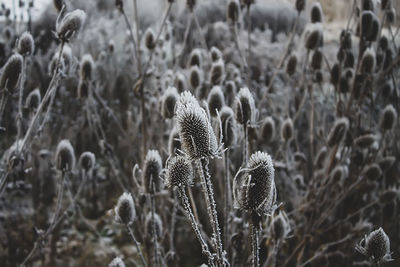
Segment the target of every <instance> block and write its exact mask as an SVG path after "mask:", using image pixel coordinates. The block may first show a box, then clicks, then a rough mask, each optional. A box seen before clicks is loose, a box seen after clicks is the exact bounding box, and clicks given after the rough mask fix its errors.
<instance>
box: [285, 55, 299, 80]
mask: <svg viewBox="0 0 400 267" xmlns="http://www.w3.org/2000/svg"><path fill="white" fill-rule="evenodd" d="M296 67H297V57H296V55H291V56H290V57H289V60H288V62H287V64H286V73H287V74H288V75H289V76H292V75H293V74H295V73H296Z"/></svg>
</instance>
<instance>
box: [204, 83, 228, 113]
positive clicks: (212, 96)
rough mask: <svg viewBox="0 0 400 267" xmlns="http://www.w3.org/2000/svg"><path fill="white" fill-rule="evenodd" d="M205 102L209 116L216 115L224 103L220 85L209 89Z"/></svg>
mask: <svg viewBox="0 0 400 267" xmlns="http://www.w3.org/2000/svg"><path fill="white" fill-rule="evenodd" d="M207 103H208V109H209V111H210V114H211V116H213V117H216V116H217V112H219V111H220V110H221V108H222V107H223V106H224V103H225V100H224V94H223V93H222V89H221V87H220V86H218V85H217V86H214V87H213V88H212V89H211V91H210V92H209V93H208V99H207Z"/></svg>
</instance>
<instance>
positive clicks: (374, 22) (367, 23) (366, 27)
mask: <svg viewBox="0 0 400 267" xmlns="http://www.w3.org/2000/svg"><path fill="white" fill-rule="evenodd" d="M360 25H361V26H360V30H361V37H362V38H363V39H365V40H367V41H370V42H375V41H376V40H377V38H378V33H379V29H380V22H379V19H378V17H377V16H376V15H375V13H374V12H372V11H370V10H366V11H363V12H362V14H361V24H360Z"/></svg>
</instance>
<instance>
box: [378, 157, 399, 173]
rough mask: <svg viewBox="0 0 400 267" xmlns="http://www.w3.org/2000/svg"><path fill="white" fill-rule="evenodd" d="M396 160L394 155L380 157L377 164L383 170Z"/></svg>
mask: <svg viewBox="0 0 400 267" xmlns="http://www.w3.org/2000/svg"><path fill="white" fill-rule="evenodd" d="M395 161H396V157H393V156H387V157H384V158H382V159H381V160H379V161H378V165H379V167H380V168H381V170H382V171H383V172H385V171H387V170H388V169H390V167H392V165H393V163H394V162H395Z"/></svg>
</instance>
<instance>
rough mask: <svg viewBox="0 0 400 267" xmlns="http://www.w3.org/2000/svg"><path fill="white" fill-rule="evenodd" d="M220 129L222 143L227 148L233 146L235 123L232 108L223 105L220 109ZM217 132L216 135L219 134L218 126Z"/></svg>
mask: <svg viewBox="0 0 400 267" xmlns="http://www.w3.org/2000/svg"><path fill="white" fill-rule="evenodd" d="M220 116H221V129H222V140H220V141H221V142H222V143H224V147H226V148H229V147H231V146H233V144H235V142H236V123H235V114H234V112H233V110H232V109H231V108H230V107H228V106H224V107H223V108H222V109H221V113H220ZM217 129H218V134H217V136H218V137H219V136H220V133H219V130H220V128H219V127H218V128H217Z"/></svg>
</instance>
